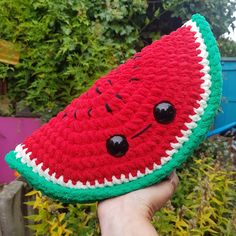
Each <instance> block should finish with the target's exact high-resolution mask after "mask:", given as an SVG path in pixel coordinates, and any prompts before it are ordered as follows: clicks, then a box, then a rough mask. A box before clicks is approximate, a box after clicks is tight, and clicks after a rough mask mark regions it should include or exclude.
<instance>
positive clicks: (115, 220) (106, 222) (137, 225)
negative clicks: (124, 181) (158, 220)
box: [98, 197, 156, 236]
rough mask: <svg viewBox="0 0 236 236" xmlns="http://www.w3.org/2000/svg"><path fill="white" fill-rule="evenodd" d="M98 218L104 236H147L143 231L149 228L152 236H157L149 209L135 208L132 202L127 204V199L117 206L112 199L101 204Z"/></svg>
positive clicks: (120, 200) (118, 202) (117, 202)
mask: <svg viewBox="0 0 236 236" xmlns="http://www.w3.org/2000/svg"><path fill="white" fill-rule="evenodd" d="M98 218H99V223H100V228H101V232H102V236H120V235H122V236H133V235H134V236H139V235H140V236H141V235H145V233H144V232H143V229H147V228H149V231H150V232H151V233H153V234H151V233H150V235H156V231H155V229H154V228H153V226H152V225H151V223H150V218H151V217H150V216H149V214H148V213H147V209H146V208H145V209H139V208H137V206H136V207H135V206H133V205H132V202H127V199H126V198H124V199H123V198H122V197H121V198H120V199H119V201H116V204H114V202H113V201H112V199H111V200H106V201H104V202H100V203H99V204H98ZM145 232H146V231H145Z"/></svg>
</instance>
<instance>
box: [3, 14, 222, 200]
mask: <svg viewBox="0 0 236 236" xmlns="http://www.w3.org/2000/svg"><path fill="white" fill-rule="evenodd" d="M192 21H195V22H196V24H197V26H198V27H199V28H200V32H201V33H202V36H203V39H204V42H205V44H206V46H207V51H208V53H209V55H208V60H209V62H210V64H209V66H210V72H209V73H210V75H211V81H212V86H211V94H210V98H209V100H208V106H207V107H206V108H205V112H204V114H203V116H202V117H201V120H200V121H198V122H197V127H196V128H195V129H194V130H193V132H192V134H191V136H190V138H189V141H187V142H186V143H184V144H183V146H182V148H181V149H180V150H179V151H178V152H177V153H175V154H174V155H173V157H172V159H171V160H170V161H169V162H167V163H166V164H164V165H163V166H162V168H161V169H157V170H155V171H153V173H151V174H148V175H146V176H143V177H141V178H138V179H136V180H132V181H130V182H127V183H123V184H119V185H113V186H107V187H103V188H94V189H72V188H67V187H63V186H61V185H58V184H53V183H52V182H49V181H47V180H46V179H45V178H43V177H41V176H39V175H38V174H37V173H35V172H33V171H32V168H31V167H28V166H27V165H26V164H22V163H21V161H20V159H16V156H15V152H14V151H11V152H10V153H8V154H7V156H6V161H7V163H8V164H9V165H10V167H11V168H13V169H16V170H17V171H18V172H19V173H20V174H21V175H22V176H23V177H25V178H26V179H27V181H28V182H29V183H30V184H31V185H32V186H33V187H34V188H35V189H38V190H40V191H42V192H43V193H45V194H46V195H47V196H49V197H52V198H55V199H59V200H61V201H62V202H69V203H73V202H81V203H83V202H94V201H96V200H102V199H105V198H110V197H114V196H118V195H121V194H125V193H128V192H131V191H133V190H137V189H141V188H144V187H147V186H150V185H152V184H154V183H157V182H159V181H161V180H162V179H163V178H165V177H166V176H168V175H170V173H171V172H172V171H173V170H174V169H176V168H177V167H179V166H180V165H181V164H182V163H183V162H184V161H186V159H187V157H188V156H190V155H191V153H192V152H193V150H194V149H195V148H196V147H197V146H198V145H199V144H200V143H201V142H202V140H203V139H204V137H205V134H206V133H207V131H208V129H209V127H210V125H211V123H212V121H213V118H214V116H215V114H216V111H217V108H218V107H219V104H220V97H221V87H222V76H221V64H220V54H219V50H218V48H217V45H216V41H215V39H214V36H213V34H212V32H211V30H210V26H209V24H208V23H207V22H206V20H205V18H204V17H203V16H201V15H199V14H196V15H193V16H192Z"/></svg>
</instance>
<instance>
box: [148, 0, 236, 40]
mask: <svg viewBox="0 0 236 236" xmlns="http://www.w3.org/2000/svg"><path fill="white" fill-rule="evenodd" d="M235 10H236V2H235V1H234V0H221V1H215V0H207V1H202V0H194V1H189V0H172V1H169V0H162V1H150V4H149V9H148V17H149V19H150V21H151V23H149V25H148V28H147V29H146V30H147V31H151V32H161V35H162V34H166V33H170V32H171V31H173V30H175V29H176V28H177V27H179V26H180V25H182V23H183V22H185V21H186V20H188V19H190V17H191V15H192V14H195V13H200V14H202V15H203V16H205V17H206V19H207V20H208V21H209V22H210V24H211V26H212V29H213V32H214V35H215V36H216V38H217V39H218V38H219V37H220V36H221V35H222V34H224V33H226V32H228V31H229V25H231V27H232V28H234V27H235V25H234V21H235V20H236V16H235V15H234V12H235Z"/></svg>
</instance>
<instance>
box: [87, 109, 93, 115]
mask: <svg viewBox="0 0 236 236" xmlns="http://www.w3.org/2000/svg"><path fill="white" fill-rule="evenodd" d="M91 111H92V108H89V109H88V116H89V117H91Z"/></svg>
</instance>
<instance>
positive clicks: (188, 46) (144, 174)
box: [6, 14, 222, 202]
mask: <svg viewBox="0 0 236 236" xmlns="http://www.w3.org/2000/svg"><path fill="white" fill-rule="evenodd" d="M221 83H222V82H221V66H220V55H219V51H218V48H217V45H216V41H215V39H214V37H213V34H212V32H211V30H210V26H209V25H208V23H207V22H206V20H205V18H204V17H202V16H200V15H199V14H196V15H193V16H192V19H191V20H189V21H188V22H187V23H185V24H184V25H183V26H182V27H181V28H179V29H178V30H176V31H175V32H172V33H171V34H170V35H168V36H164V37H162V38H161V39H160V40H158V41H155V42H153V43H152V44H151V45H149V46H147V47H145V48H143V50H142V51H141V52H139V53H136V54H135V55H134V56H133V57H132V58H131V59H129V60H127V61H126V63H125V64H122V65H120V66H119V67H118V68H116V69H114V70H112V71H111V72H110V73H108V74H107V75H105V76H103V77H101V78H100V79H99V80H97V81H96V82H95V84H94V85H93V86H92V87H91V88H90V89H89V90H88V91H87V92H85V93H83V94H82V95H81V96H80V97H78V98H76V99H74V100H73V101H72V103H71V104H70V105H68V106H67V107H66V108H65V109H64V111H61V112H59V113H58V115H57V116H56V117H54V118H52V119H51V120H50V121H49V122H48V123H47V124H45V125H43V126H42V127H41V128H40V129H38V130H37V131H36V132H34V133H33V134H32V136H30V137H28V138H26V139H25V140H24V142H23V143H21V144H19V145H18V146H17V147H16V148H15V150H14V151H11V152H10V153H9V154H8V155H7V156H6V161H7V162H8V164H9V165H10V167H12V168H13V169H16V170H17V171H18V172H19V173H20V174H21V175H22V176H23V177H25V179H26V180H27V181H28V182H29V183H30V184H31V185H32V186H33V187H34V188H36V189H38V190H41V191H42V192H43V193H44V194H46V195H48V196H50V197H52V198H56V199H59V200H61V201H63V202H91V201H95V200H101V199H105V198H109V197H113V196H118V195H121V194H124V193H127V192H130V191H133V190H136V189H140V188H144V187H146V186H149V185H152V184H154V183H156V182H159V181H161V180H162V179H163V178H165V177H166V176H168V175H170V173H171V172H172V171H173V170H174V169H175V168H177V167H179V166H180V165H181V164H182V163H183V162H184V161H185V160H186V159H187V157H189V155H190V154H191V153H192V151H193V150H194V149H195V148H196V147H197V146H198V145H199V143H200V142H201V141H202V140H203V139H204V136H205V134H206V132H207V131H208V129H209V126H210V124H211V122H212V120H213V117H214V115H215V113H216V110H217V108H218V106H219V102H220V96H221Z"/></svg>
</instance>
